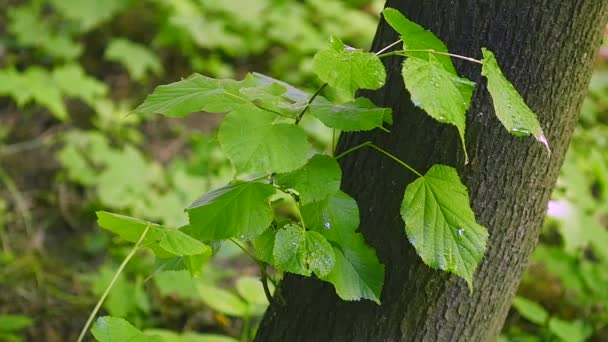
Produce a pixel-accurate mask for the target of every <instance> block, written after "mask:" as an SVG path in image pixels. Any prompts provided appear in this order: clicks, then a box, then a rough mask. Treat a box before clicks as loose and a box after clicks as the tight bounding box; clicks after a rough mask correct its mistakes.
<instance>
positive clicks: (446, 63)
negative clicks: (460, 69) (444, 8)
mask: <svg viewBox="0 0 608 342" xmlns="http://www.w3.org/2000/svg"><path fill="white" fill-rule="evenodd" d="M382 15H383V16H384V19H385V20H386V22H387V23H388V24H389V25H391V27H392V28H393V29H395V31H397V33H399V34H400V35H401V40H403V45H404V47H405V49H406V50H435V51H439V52H448V48H447V47H446V46H445V44H444V43H443V42H442V41H441V39H439V38H437V36H435V35H434V34H433V32H431V31H427V30H425V29H424V28H422V26H420V25H418V24H416V23H414V22H413V21H411V20H409V19H407V18H406V17H405V16H404V15H403V14H401V12H399V11H398V10H396V9H394V8H385V9H384V11H383V12H382ZM428 54H429V53H428V52H407V55H408V56H410V57H415V58H422V59H425V58H427V55H428ZM435 56H436V58H437V61H438V62H439V64H440V65H441V66H442V67H443V68H444V69H445V70H446V71H448V72H449V73H451V74H453V75H456V69H454V64H452V60H451V58H450V57H449V56H444V55H435Z"/></svg>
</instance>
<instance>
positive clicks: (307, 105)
mask: <svg viewBox="0 0 608 342" xmlns="http://www.w3.org/2000/svg"><path fill="white" fill-rule="evenodd" d="M325 87H327V83H324V84H323V85H322V86H320V87H319V89H317V91H315V92H314V94H312V96H311V97H310V99H309V100H308V102H307V103H306V107H304V109H302V111H301V112H300V114H298V116H297V117H296V125H297V124H299V123H300V120H302V117H303V116H304V113H306V110H307V109H308V107H310V105H311V104H312V102H313V101H314V100H315V99H316V98H317V96H319V94H321V91H323V89H325Z"/></svg>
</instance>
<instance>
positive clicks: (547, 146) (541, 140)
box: [536, 134, 551, 156]
mask: <svg viewBox="0 0 608 342" xmlns="http://www.w3.org/2000/svg"><path fill="white" fill-rule="evenodd" d="M536 140H538V142H540V143H541V144H543V145H544V146H545V148H546V149H547V153H549V156H551V147H549V141H547V137H545V135H544V134H541V135H540V136H539V137H537V138H536Z"/></svg>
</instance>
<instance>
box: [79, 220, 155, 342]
mask: <svg viewBox="0 0 608 342" xmlns="http://www.w3.org/2000/svg"><path fill="white" fill-rule="evenodd" d="M149 229H150V224H148V225H147V226H146V229H145V230H144V232H143V233H142V234H141V236H140V237H139V240H138V241H137V243H136V244H135V246H133V248H132V249H131V251H130V252H129V254H127V256H126V257H125V259H124V260H123V261H122V263H121V264H120V266H119V267H118V270H116V273H114V277H113V278H112V280H111V281H110V284H108V286H107V287H106V289H105V291H104V292H103V294H102V295H101V297H100V298H99V300H98V301H97V304H96V305H95V308H93V311H91V314H90V315H89V318H88V319H87V322H86V323H85V325H84V327H83V328H82V331H80V335H79V336H78V340H76V342H82V340H83V339H84V336H85V335H86V333H87V331H89V327H90V326H91V323H93V320H94V319H95V316H96V315H97V312H99V309H100V308H101V305H102V304H103V302H104V301H105V299H106V297H107V296H108V294H109V293H110V290H111V289H112V287H113V286H114V284H115V283H116V281H117V280H118V277H119V276H120V274H121V273H122V271H123V270H124V269H125V266H127V263H129V260H131V258H132V257H133V256H134V255H135V253H136V252H137V250H138V249H139V247H140V246H141V244H142V242H143V241H144V238H145V237H146V234H147V233H148V230H149Z"/></svg>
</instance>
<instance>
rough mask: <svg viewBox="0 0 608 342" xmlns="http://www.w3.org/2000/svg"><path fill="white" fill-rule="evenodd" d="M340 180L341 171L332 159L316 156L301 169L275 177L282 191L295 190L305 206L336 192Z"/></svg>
mask: <svg viewBox="0 0 608 342" xmlns="http://www.w3.org/2000/svg"><path fill="white" fill-rule="evenodd" d="M341 178H342V170H341V169H340V166H339V165H338V162H337V161H336V160H335V159H334V158H332V157H330V156H328V155H325V154H316V155H314V156H313V157H312V158H310V160H309V161H308V163H307V164H306V165H304V166H303V167H302V168H300V169H297V170H295V171H292V172H289V173H284V174H279V175H277V177H276V183H277V184H278V185H279V186H280V187H282V188H283V189H294V190H296V191H297V192H298V193H299V194H300V201H301V203H302V204H304V205H305V204H308V203H311V202H315V201H320V200H322V199H324V198H326V197H327V196H329V195H331V194H333V193H336V192H338V190H340V179H341Z"/></svg>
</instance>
